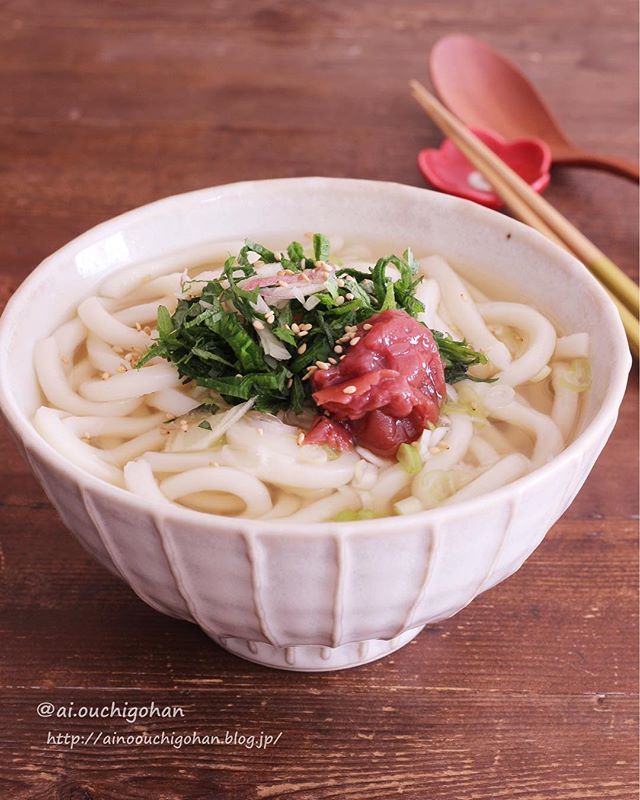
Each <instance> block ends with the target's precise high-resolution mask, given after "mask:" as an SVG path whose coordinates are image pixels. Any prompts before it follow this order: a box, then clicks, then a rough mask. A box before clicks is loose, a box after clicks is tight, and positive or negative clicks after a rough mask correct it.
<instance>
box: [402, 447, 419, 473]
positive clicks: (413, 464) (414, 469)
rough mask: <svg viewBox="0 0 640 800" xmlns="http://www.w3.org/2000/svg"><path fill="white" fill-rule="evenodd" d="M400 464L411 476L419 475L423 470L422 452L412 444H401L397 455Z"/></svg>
mask: <svg viewBox="0 0 640 800" xmlns="http://www.w3.org/2000/svg"><path fill="white" fill-rule="evenodd" d="M396 458H397V459H398V464H400V466H401V467H402V469H403V470H404V471H405V472H406V473H408V474H409V475H417V474H418V473H419V472H420V470H421V469H422V459H421V458H420V452H419V451H418V449H417V448H416V447H414V446H413V445H412V444H406V443H405V444H401V445H400V447H399V448H398V452H397V454H396Z"/></svg>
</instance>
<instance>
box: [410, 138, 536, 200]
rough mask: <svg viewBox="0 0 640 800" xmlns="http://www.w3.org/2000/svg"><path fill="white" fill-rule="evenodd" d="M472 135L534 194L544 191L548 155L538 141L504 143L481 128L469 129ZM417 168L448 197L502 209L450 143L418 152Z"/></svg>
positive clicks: (495, 196) (480, 178) (488, 186)
mask: <svg viewBox="0 0 640 800" xmlns="http://www.w3.org/2000/svg"><path fill="white" fill-rule="evenodd" d="M472 131H473V133H475V135H476V136H477V137H478V138H479V139H481V140H482V141H483V142H484V143H485V144H486V145H487V147H489V148H490V149H491V150H493V152H494V153H496V154H497V155H498V156H500V158H501V159H502V160H503V161H504V162H505V163H506V164H508V165H509V166H510V167H511V169H513V170H515V172H517V173H518V175H520V176H521V177H522V178H524V180H525V181H526V182H527V183H528V184H529V185H530V186H531V188H532V189H534V190H535V191H536V192H541V191H542V190H543V189H545V188H546V187H547V185H548V184H549V180H550V175H549V169H550V167H551V152H550V151H549V147H548V146H547V144H546V143H545V142H543V141H542V140H541V139H517V140H515V141H513V142H507V141H505V139H503V138H502V137H501V136H498V134H497V133H493V132H491V131H487V130H482V129H480V128H472ZM418 167H419V169H420V172H421V173H422V174H423V176H424V177H425V178H426V180H427V181H428V182H429V183H430V184H432V185H433V186H435V188H436V189H440V190H441V191H443V192H446V193H447V194H453V195H456V196H458V197H464V198H466V199H467V200H474V201H475V202H476V203H480V204H481V205H483V206H488V207H489V208H495V209H499V208H503V206H504V203H503V202H502V200H501V198H500V197H498V195H497V194H496V193H495V192H494V191H493V189H492V188H491V186H490V185H489V183H488V182H487V180H486V179H485V178H484V177H483V176H482V175H481V174H480V173H479V172H478V171H477V170H476V168H475V167H474V166H473V165H472V164H471V163H470V162H469V161H467V159H466V157H465V156H464V155H463V154H462V153H461V152H460V150H458V148H457V147H456V146H455V144H453V142H451V141H450V140H449V139H445V140H444V142H443V143H442V144H441V145H440V147H439V148H438V149H434V148H428V149H426V150H421V151H420V153H418Z"/></svg>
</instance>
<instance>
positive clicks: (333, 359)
mask: <svg viewBox="0 0 640 800" xmlns="http://www.w3.org/2000/svg"><path fill="white" fill-rule="evenodd" d="M327 361H328V362H329V363H330V364H337V363H338V362H337V360H336V359H335V358H331V356H329V358H328V359H327Z"/></svg>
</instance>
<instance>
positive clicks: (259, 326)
mask: <svg viewBox="0 0 640 800" xmlns="http://www.w3.org/2000/svg"><path fill="white" fill-rule="evenodd" d="M253 327H254V328H255V329H256V330H257V331H263V330H264V323H263V322H262V321H261V320H259V319H254V320H253Z"/></svg>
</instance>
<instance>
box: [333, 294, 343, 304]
mask: <svg viewBox="0 0 640 800" xmlns="http://www.w3.org/2000/svg"><path fill="white" fill-rule="evenodd" d="M335 303H336V305H337V306H341V305H343V303H344V297H343V296H342V295H338V297H336V300H335Z"/></svg>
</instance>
